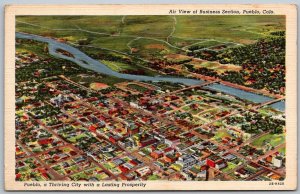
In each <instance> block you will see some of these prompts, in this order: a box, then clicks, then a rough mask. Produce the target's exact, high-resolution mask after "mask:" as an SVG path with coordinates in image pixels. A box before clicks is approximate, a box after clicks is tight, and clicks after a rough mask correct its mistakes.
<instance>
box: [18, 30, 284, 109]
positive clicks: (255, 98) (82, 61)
mask: <svg viewBox="0 0 300 194" xmlns="http://www.w3.org/2000/svg"><path fill="white" fill-rule="evenodd" d="M16 38H21V39H29V40H36V41H39V42H45V43H48V48H49V53H50V54H51V55H52V56H55V57H57V58H62V59H66V60H69V61H72V62H74V63H76V64H78V65H79V66H81V67H83V68H86V69H89V70H92V71H95V72H98V73H102V74H105V75H109V76H114V77H118V78H123V79H127V80H138V81H154V82H162V81H163V82H172V83H181V84H184V85H189V86H190V85H196V84H201V83H204V82H205V81H203V80H198V79H188V78H178V77H165V76H145V75H132V74H124V73H119V72H116V71H113V70H112V69H110V68H109V67H108V66H106V65H105V64H103V63H101V62H100V61H97V60H95V59H92V58H91V57H89V56H88V55H86V54H85V53H83V52H82V51H80V50H79V49H77V48H75V47H72V46H70V45H68V44H65V43H62V42H58V41H56V40H54V39H51V38H47V37H42V36H38V35H34V34H24V33H19V32H17V33H16ZM58 49H62V50H65V51H67V52H69V53H71V54H72V55H73V56H74V58H73V57H68V56H66V55H63V54H61V53H59V52H57V50H58ZM205 88H209V89H213V90H216V91H219V92H224V93H226V94H230V95H233V96H237V97H239V98H241V99H246V100H249V101H252V102H255V103H262V102H266V101H270V100H272V98H270V97H267V96H263V95H259V94H254V93H251V92H247V91H244V90H240V89H237V88H233V87H229V86H225V85H222V84H211V85H208V86H206V87H205ZM270 106H271V107H273V108H276V109H278V110H280V111H284V110H285V103H284V102H277V103H274V104H272V105H270Z"/></svg>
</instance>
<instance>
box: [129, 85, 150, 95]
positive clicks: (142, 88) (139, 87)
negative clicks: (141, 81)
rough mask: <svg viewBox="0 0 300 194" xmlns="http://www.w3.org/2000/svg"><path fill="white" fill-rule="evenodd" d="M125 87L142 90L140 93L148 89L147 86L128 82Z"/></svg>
mask: <svg viewBox="0 0 300 194" xmlns="http://www.w3.org/2000/svg"><path fill="white" fill-rule="evenodd" d="M127 87H129V88H132V89H134V90H136V91H139V92H142V93H143V92H146V91H148V89H147V88H144V87H142V86H140V85H136V84H128V86H127Z"/></svg>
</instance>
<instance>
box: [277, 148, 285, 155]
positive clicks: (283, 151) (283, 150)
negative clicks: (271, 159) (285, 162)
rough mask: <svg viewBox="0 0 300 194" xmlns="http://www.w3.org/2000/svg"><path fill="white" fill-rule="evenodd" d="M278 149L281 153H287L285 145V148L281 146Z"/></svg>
mask: <svg viewBox="0 0 300 194" xmlns="http://www.w3.org/2000/svg"><path fill="white" fill-rule="evenodd" d="M278 151H279V153H281V154H284V155H285V153H286V148H285V147H283V148H280V149H279V150H278Z"/></svg>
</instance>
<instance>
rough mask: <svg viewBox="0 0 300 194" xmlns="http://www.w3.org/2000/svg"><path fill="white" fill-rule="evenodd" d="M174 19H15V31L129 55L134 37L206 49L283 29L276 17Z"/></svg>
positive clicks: (130, 17)
mask: <svg viewBox="0 0 300 194" xmlns="http://www.w3.org/2000/svg"><path fill="white" fill-rule="evenodd" d="M175 19H176V24H175V21H174V18H173V16H125V17H124V18H123V16H17V18H16V20H17V22H16V31H18V32H27V33H32V34H39V35H42V36H52V37H57V38H67V39H68V40H70V41H72V42H76V41H78V40H80V39H87V40H88V42H89V44H90V45H93V46H101V47H104V48H109V49H114V50H118V51H122V52H129V48H128V47H127V44H128V43H129V42H130V41H133V40H134V39H136V38H137V37H143V38H144V40H146V39H147V41H150V42H152V43H157V42H159V41H168V42H169V43H170V44H172V45H173V46H175V47H184V46H188V45H191V44H195V43H196V44H197V43H198V42H199V44H203V46H204V47H210V46H214V45H217V44H220V43H224V42H225V43H226V42H228V41H229V42H236V43H242V44H248V43H253V42H255V41H256V40H257V39H259V38H263V37H265V36H266V35H269V34H270V32H272V31H280V30H285V18H284V16H278V15H272V16H266V15H257V16H247V15H243V16H211V15H203V16H176V17H175ZM245 24H247V25H245ZM173 29H175V31H174V32H173ZM172 32H173V34H172V36H170V35H171V33H172ZM169 36H170V37H169ZM168 37H169V39H168ZM207 39H208V41H206V40H207ZM211 39H212V40H211ZM139 42H140V43H141V44H144V43H143V42H144V41H139ZM201 42H202V43H201Z"/></svg>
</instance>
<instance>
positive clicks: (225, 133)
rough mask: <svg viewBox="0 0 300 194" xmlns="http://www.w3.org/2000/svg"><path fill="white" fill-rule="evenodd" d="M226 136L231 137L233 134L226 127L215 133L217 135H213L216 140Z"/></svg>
mask: <svg viewBox="0 0 300 194" xmlns="http://www.w3.org/2000/svg"><path fill="white" fill-rule="evenodd" d="M224 137H231V135H230V134H229V133H227V131H226V130H225V129H220V130H218V132H217V133H216V134H215V136H214V137H213V139H215V140H221V139H222V138H224Z"/></svg>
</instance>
